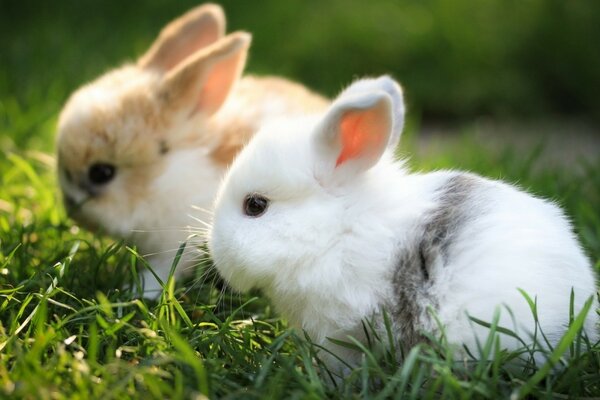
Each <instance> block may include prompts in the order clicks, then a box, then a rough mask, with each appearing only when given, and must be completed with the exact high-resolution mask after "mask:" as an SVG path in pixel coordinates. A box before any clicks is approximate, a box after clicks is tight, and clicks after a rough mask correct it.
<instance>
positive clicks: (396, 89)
mask: <svg viewBox="0 0 600 400" xmlns="http://www.w3.org/2000/svg"><path fill="white" fill-rule="evenodd" d="M378 90H381V91H384V92H385V93H387V94H388V95H389V96H390V98H391V99H392V114H393V126H392V136H391V137H390V140H389V142H388V147H389V148H391V149H392V150H393V149H395V148H396V146H397V145H398V141H399V140H400V135H401V134H402V129H403V128H404V113H405V106H404V98H403V95H402V88H401V87H400V85H399V84H398V82H396V81H395V80H394V79H392V78H391V77H389V76H387V75H383V76H380V77H379V78H366V79H361V80H358V81H356V82H354V83H353V84H351V85H350V86H348V87H347V88H346V89H344V91H343V92H342V93H341V94H340V95H339V97H338V98H342V97H345V96H350V95H358V94H361V93H368V92H374V91H378Z"/></svg>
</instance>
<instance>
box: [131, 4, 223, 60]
mask: <svg viewBox="0 0 600 400" xmlns="http://www.w3.org/2000/svg"><path fill="white" fill-rule="evenodd" d="M224 34H225V14H224V13H223V9H222V8H221V7H220V6H218V5H216V4H204V5H202V6H200V7H196V8H194V9H192V10H190V11H188V12H187V13H185V14H184V15H182V16H181V17H179V18H177V19H175V20H174V21H171V22H170V23H169V24H168V25H167V26H165V27H164V28H163V29H162V31H161V32H160V34H159V35H158V38H156V40H155V41H154V43H153V44H152V46H150V48H149V49H148V51H147V52H146V53H145V54H144V55H143V56H142V57H140V59H139V60H138V66H140V67H141V68H154V69H159V70H162V71H168V70H170V69H171V68H173V67H175V66H176V65H177V64H179V63H180V62H181V61H183V60H184V59H185V58H187V57H188V56H190V55H191V54H193V53H194V52H195V51H197V50H199V49H201V48H204V47H206V46H208V45H209V44H211V43H214V42H215V41H217V40H218V39H220V38H222V37H223V35H224Z"/></svg>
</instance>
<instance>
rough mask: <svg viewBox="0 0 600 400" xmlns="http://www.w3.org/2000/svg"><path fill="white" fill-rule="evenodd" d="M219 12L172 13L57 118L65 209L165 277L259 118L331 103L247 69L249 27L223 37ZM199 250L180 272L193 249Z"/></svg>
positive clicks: (155, 288)
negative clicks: (131, 56)
mask: <svg viewBox="0 0 600 400" xmlns="http://www.w3.org/2000/svg"><path fill="white" fill-rule="evenodd" d="M223 18H224V17H223V15H222V11H221V9H220V8H219V7H218V6H215V5H205V6H201V7H198V8H197V9H194V10H192V11H190V12H188V13H186V14H185V15H184V16H182V17H180V18H179V19H177V20H175V21H173V22H171V23H170V24H169V25H168V26H167V27H166V28H165V29H163V31H162V32H161V35H160V36H159V38H158V39H157V40H156V41H155V43H154V44H153V45H152V46H151V48H150V49H149V50H148V52H147V53H146V54H144V55H143V56H142V57H141V58H140V59H139V60H138V61H137V62H136V63H135V64H127V65H125V66H123V67H121V68H118V69H116V70H113V71H110V72H108V73H106V74H105V75H103V76H101V77H100V78H98V79H96V80H95V81H93V82H91V83H89V84H87V85H84V86H83V87H82V88H80V89H79V90H77V91H76V92H75V93H73V95H72V96H71V97H70V99H69V100H68V101H67V103H66V105H65V107H64V109H63V111H62V112H61V115H60V118H59V124H58V135H57V152H58V173H59V182H60V184H61V188H62V191H63V196H64V200H65V205H66V208H67V211H68V213H69V215H70V216H72V217H73V218H74V219H75V220H77V221H78V222H79V223H81V224H82V225H84V226H86V227H88V228H90V229H93V230H97V231H101V232H105V233H108V234H109V235H111V236H113V237H116V238H121V239H125V240H126V241H127V242H129V243H130V244H133V245H136V246H137V247H138V250H139V252H140V253H141V254H143V255H146V256H147V260H148V261H149V264H150V265H151V266H152V267H153V268H154V270H155V272H156V273H157V275H158V276H159V277H160V278H161V279H162V280H165V279H166V278H167V276H168V273H169V271H170V268H171V264H172V262H173V258H174V256H175V253H176V250H177V248H178V247H179V245H180V244H181V243H182V242H183V241H185V240H186V239H188V237H189V236H190V230H189V229H188V227H189V226H190V225H191V224H192V223H193V222H194V219H193V218H192V217H194V218H197V219H199V220H201V221H205V220H208V219H209V215H210V208H211V205H212V201H213V198H214V195H215V193H216V191H217V187H218V183H219V181H220V180H221V178H222V176H223V174H224V172H225V170H226V168H227V166H228V165H229V163H230V162H231V160H232V159H233V157H234V156H235V154H236V153H237V152H238V151H239V150H240V149H241V147H242V146H243V145H244V144H245V143H246V142H247V141H248V140H249V138H250V137H251V136H252V135H253V134H254V133H255V132H256V130H257V129H258V127H259V126H260V125H261V124H263V123H264V122H265V121H266V120H268V119H269V118H271V117H274V116H277V115H280V114H286V113H289V114H291V115H294V114H299V113H303V112H307V111H308V112H313V111H315V110H318V109H322V108H324V107H325V106H326V104H327V102H326V100H325V99H324V98H322V97H320V96H318V95H316V94H313V93H311V92H310V91H308V90H307V89H306V88H304V87H303V86H301V85H299V84H295V83H293V82H290V81H287V80H285V79H281V78H276V77H253V76H246V77H240V76H241V73H242V70H243V67H244V64H245V60H246V54H247V51H248V47H249V45H250V35H249V34H247V33H243V32H236V33H233V34H230V35H228V36H225V37H223V32H224V21H223ZM193 206H194V207H196V209H194V208H193ZM192 241H194V240H192ZM193 248H194V246H192V245H190V246H188V251H186V253H185V255H184V257H183V259H182V261H181V262H180V264H179V266H178V269H177V273H178V274H179V273H181V272H183V271H184V270H185V268H186V266H189V265H190V263H191V262H192V261H193V259H194V258H195V257H197V256H195V255H194V251H193ZM144 280H145V288H144V294H145V295H146V296H147V297H154V296H156V295H157V294H158V293H159V289H160V285H159V284H158V282H157V281H156V280H155V279H154V277H152V275H151V273H150V272H149V271H146V273H145V279H144Z"/></svg>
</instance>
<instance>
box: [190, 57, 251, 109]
mask: <svg viewBox="0 0 600 400" xmlns="http://www.w3.org/2000/svg"><path fill="white" fill-rule="evenodd" d="M241 59H243V54H235V55H233V56H230V57H229V58H227V59H225V60H224V61H221V62H218V63H216V65H214V66H212V67H211V70H210V72H209V73H208V76H207V77H206V81H205V82H204V87H203V88H202V92H201V93H200V99H199V100H198V105H197V107H196V111H197V110H203V111H204V112H206V113H208V114H212V113H213V112H215V111H217V110H218V109H219V108H220V107H221V105H222V104H223V102H224V101H225V100H226V99H227V96H228V95H229V91H230V90H231V87H232V86H233V84H234V83H235V81H236V80H237V78H238V76H239V74H240V72H239V69H240V60H241Z"/></svg>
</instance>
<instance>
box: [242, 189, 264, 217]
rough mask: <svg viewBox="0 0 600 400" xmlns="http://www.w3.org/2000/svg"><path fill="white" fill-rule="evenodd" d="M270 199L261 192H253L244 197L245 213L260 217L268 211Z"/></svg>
mask: <svg viewBox="0 0 600 400" xmlns="http://www.w3.org/2000/svg"><path fill="white" fill-rule="evenodd" d="M268 207H269V199H267V198H266V197H264V196H261V195H260V194H257V193H253V194H249V195H247V196H246V198H245V199H244V214H246V215H247V216H249V217H260V216H261V215H263V214H264V213H265V211H267V208H268Z"/></svg>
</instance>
